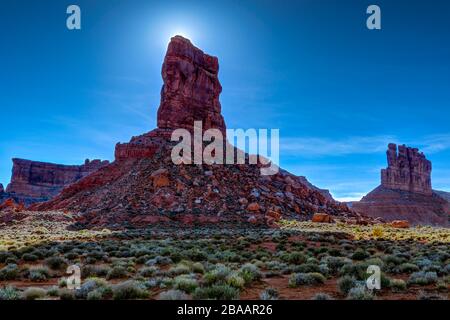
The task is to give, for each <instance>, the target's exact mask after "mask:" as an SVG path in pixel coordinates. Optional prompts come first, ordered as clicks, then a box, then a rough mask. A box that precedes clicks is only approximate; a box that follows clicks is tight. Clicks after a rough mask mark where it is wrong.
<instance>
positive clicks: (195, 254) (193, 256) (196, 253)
mask: <svg viewBox="0 0 450 320" xmlns="http://www.w3.org/2000/svg"><path fill="white" fill-rule="evenodd" d="M185 256H186V257H187V258H189V259H190V260H192V261H204V260H206V259H207V258H208V255H207V254H206V253H205V252H203V251H201V250H199V249H197V248H195V249H190V250H187V251H186V252H185Z"/></svg>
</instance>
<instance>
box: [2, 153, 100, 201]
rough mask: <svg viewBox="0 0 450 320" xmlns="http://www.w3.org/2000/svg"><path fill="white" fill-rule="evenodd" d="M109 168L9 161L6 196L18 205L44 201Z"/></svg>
mask: <svg viewBox="0 0 450 320" xmlns="http://www.w3.org/2000/svg"><path fill="white" fill-rule="evenodd" d="M107 164H109V162H108V161H100V160H93V161H89V160H86V161H85V163H84V164H83V165H80V166H67V165H59V164H53V163H46V162H36V161H30V160H24V159H13V170H12V177H11V183H10V184H9V185H8V187H7V188H6V192H7V193H8V194H9V195H10V196H11V197H13V198H14V199H16V200H17V201H18V202H22V201H24V202H28V203H29V202H35V201H43V200H48V199H50V198H52V197H54V196H56V195H57V194H58V193H59V192H60V191H61V190H62V189H63V188H64V187H66V186H68V185H70V184H72V183H74V182H76V181H78V180H80V179H81V178H83V177H85V176H87V175H89V174H91V173H93V172H95V171H97V170H98V169H100V168H102V167H104V166H106V165H107Z"/></svg>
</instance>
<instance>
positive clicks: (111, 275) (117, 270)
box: [106, 266, 128, 280]
mask: <svg viewBox="0 0 450 320" xmlns="http://www.w3.org/2000/svg"><path fill="white" fill-rule="evenodd" d="M127 275H128V272H127V269H126V268H125V267H123V266H115V267H112V268H111V269H110V270H109V271H108V274H107V275H106V279H108V280H110V279H122V278H126V277H127Z"/></svg>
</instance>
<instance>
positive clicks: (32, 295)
mask: <svg viewBox="0 0 450 320" xmlns="http://www.w3.org/2000/svg"><path fill="white" fill-rule="evenodd" d="M46 295H47V292H46V291H45V290H44V289H42V288H33V287H32V288H28V289H26V290H25V291H24V292H23V297H24V299H25V300H36V299H42V298H44V297H45V296H46Z"/></svg>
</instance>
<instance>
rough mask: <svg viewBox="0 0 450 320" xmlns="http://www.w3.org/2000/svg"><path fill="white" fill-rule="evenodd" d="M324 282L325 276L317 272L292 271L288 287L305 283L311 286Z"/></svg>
mask: <svg viewBox="0 0 450 320" xmlns="http://www.w3.org/2000/svg"><path fill="white" fill-rule="evenodd" d="M324 282H325V277H324V276H323V275H322V274H320V273H317V272H312V273H294V274H292V275H291V277H290V278H289V287H291V288H295V287H298V286H302V285H306V286H312V285H317V284H322V283H324Z"/></svg>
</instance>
